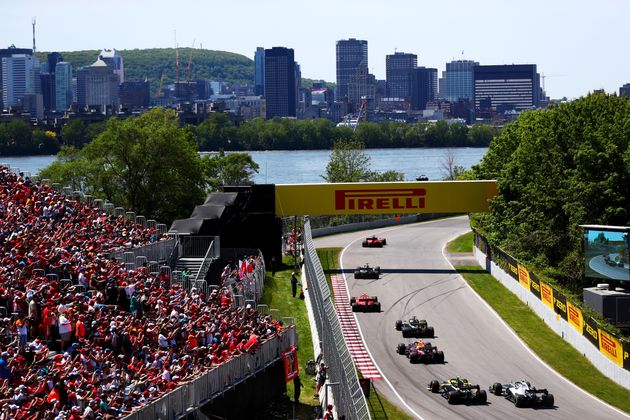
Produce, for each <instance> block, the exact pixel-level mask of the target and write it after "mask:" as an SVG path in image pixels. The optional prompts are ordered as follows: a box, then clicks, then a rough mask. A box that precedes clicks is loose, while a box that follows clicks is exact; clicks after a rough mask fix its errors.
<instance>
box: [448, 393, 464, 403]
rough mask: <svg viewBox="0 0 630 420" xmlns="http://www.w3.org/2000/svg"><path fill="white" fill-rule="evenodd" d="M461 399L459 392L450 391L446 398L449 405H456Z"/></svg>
mask: <svg viewBox="0 0 630 420" xmlns="http://www.w3.org/2000/svg"><path fill="white" fill-rule="evenodd" d="M460 398H461V393H460V392H459V391H451V392H449V393H448V395H447V396H446V399H447V400H448V403H449V404H457V403H458V402H459V400H460Z"/></svg>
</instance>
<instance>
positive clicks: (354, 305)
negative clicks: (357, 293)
mask: <svg viewBox="0 0 630 420" xmlns="http://www.w3.org/2000/svg"><path fill="white" fill-rule="evenodd" d="M358 310H359V305H357V304H356V303H353V304H352V312H357V311H358Z"/></svg>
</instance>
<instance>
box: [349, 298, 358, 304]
mask: <svg viewBox="0 0 630 420" xmlns="http://www.w3.org/2000/svg"><path fill="white" fill-rule="evenodd" d="M356 301H357V298H353V297H351V298H350V305H354V303H355V302H356Z"/></svg>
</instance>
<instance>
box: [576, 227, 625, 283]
mask: <svg viewBox="0 0 630 420" xmlns="http://www.w3.org/2000/svg"><path fill="white" fill-rule="evenodd" d="M629 251H630V248H629V245H628V230H623V228H618V229H615V228H613V227H611V228H610V229H606V228H605V227H601V228H599V227H598V228H589V227H586V226H584V257H585V264H586V266H585V273H586V277H590V278H596V279H603V280H622V281H630V264H629V262H628V253H629Z"/></svg>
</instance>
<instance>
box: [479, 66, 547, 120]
mask: <svg viewBox="0 0 630 420" xmlns="http://www.w3.org/2000/svg"><path fill="white" fill-rule="evenodd" d="M474 81H475V82H474V83H475V84H474V86H475V91H474V92H475V94H474V98H475V108H476V109H480V110H483V111H492V112H496V113H502V112H503V111H509V110H515V111H522V110H525V109H531V108H534V107H538V101H539V93H540V77H539V76H538V73H537V72H536V65H535V64H511V65H498V66H475V67H474Z"/></svg>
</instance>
